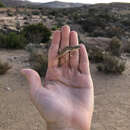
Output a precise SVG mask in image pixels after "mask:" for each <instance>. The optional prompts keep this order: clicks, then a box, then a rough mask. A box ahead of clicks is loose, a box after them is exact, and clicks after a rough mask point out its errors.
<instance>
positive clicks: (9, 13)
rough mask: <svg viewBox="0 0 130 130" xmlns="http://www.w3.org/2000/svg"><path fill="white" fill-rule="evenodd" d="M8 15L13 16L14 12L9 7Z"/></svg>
mask: <svg viewBox="0 0 130 130" xmlns="http://www.w3.org/2000/svg"><path fill="white" fill-rule="evenodd" d="M7 15H8V16H10V17H11V16H13V12H12V11H11V10H10V9H8V10H7Z"/></svg>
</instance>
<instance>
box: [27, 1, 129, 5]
mask: <svg viewBox="0 0 130 130" xmlns="http://www.w3.org/2000/svg"><path fill="white" fill-rule="evenodd" d="M29 1H31V2H40V3H47V2H53V1H59V2H72V3H85V4H96V3H112V2H122V3H130V0H102V2H101V1H100V0H88V1H87V0H82V2H79V0H44V1H43V0H29Z"/></svg>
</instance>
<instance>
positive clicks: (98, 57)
mask: <svg viewBox="0 0 130 130" xmlns="http://www.w3.org/2000/svg"><path fill="white" fill-rule="evenodd" d="M88 52H89V59H90V60H91V61H92V62H94V63H100V62H102V61H103V58H104V53H105V52H104V51H103V50H100V49H98V48H95V49H92V50H89V51H88Z"/></svg>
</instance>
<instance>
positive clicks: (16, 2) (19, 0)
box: [0, 0, 31, 7]
mask: <svg viewBox="0 0 130 130" xmlns="http://www.w3.org/2000/svg"><path fill="white" fill-rule="evenodd" d="M0 2H2V3H3V4H4V5H5V6H7V7H16V6H26V5H29V4H31V2H29V1H28V0H0Z"/></svg>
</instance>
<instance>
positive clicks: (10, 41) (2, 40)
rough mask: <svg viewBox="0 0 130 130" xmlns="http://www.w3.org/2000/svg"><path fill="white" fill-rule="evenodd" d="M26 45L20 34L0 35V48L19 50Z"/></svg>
mask: <svg viewBox="0 0 130 130" xmlns="http://www.w3.org/2000/svg"><path fill="white" fill-rule="evenodd" d="M26 44H27V42H26V39H25V37H24V36H23V35H22V34H17V33H15V32H10V33H8V34H3V33H0V48H7V49H20V48H24V47H25V45H26Z"/></svg>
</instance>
